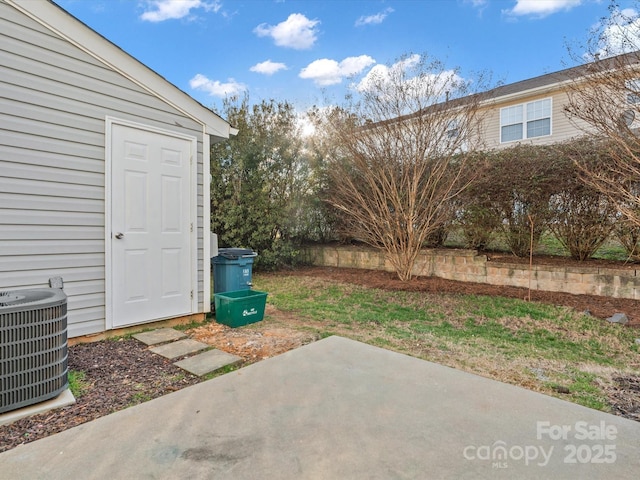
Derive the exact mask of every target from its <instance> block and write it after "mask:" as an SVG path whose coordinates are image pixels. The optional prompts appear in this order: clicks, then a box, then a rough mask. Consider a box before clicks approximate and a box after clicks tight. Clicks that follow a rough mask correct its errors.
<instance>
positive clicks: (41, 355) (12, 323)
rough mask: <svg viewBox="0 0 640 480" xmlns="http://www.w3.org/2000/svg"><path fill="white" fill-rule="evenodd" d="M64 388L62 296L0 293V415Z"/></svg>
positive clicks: (45, 291) (39, 291) (34, 292)
mask: <svg viewBox="0 0 640 480" xmlns="http://www.w3.org/2000/svg"><path fill="white" fill-rule="evenodd" d="M68 386H69V383H68V346H67V296H66V295H65V293H64V292H63V291H62V290H61V289H56V288H51V289H33V290H15V291H11V292H0V413H4V412H9V411H11V410H15V409H18V408H22V407H26V406H29V405H33V404H35V403H39V402H42V401H45V400H49V399H52V398H54V397H56V396H58V395H59V394H60V393H62V392H63V391H64V390H65V389H67V388H68Z"/></svg>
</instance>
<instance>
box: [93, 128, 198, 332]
mask: <svg viewBox="0 0 640 480" xmlns="http://www.w3.org/2000/svg"><path fill="white" fill-rule="evenodd" d="M114 125H120V126H124V127H129V128H133V129H138V130H144V131H146V132H151V133H157V134H160V135H166V136H170V137H174V138H179V139H182V140H188V141H189V142H191V159H190V167H189V176H190V178H189V181H188V184H189V223H190V225H191V229H190V234H189V237H190V238H189V250H190V255H189V256H190V262H189V263H190V265H189V267H190V270H191V275H190V277H191V288H190V290H191V312H190V313H191V314H193V313H196V312H197V311H198V288H197V287H198V205H197V196H198V183H197V181H198V169H197V165H198V162H197V155H198V139H197V137H195V136H193V135H187V134H184V133H180V132H174V131H172V130H166V129H163V128H158V127H154V126H151V125H146V124H143V123H138V122H133V121H131V120H125V119H122V118H117V117H112V116H106V117H105V172H104V174H105V182H104V192H105V198H104V208H105V212H104V214H105V215H104V218H105V220H104V253H105V329H106V330H113V328H114V326H113V287H112V285H113V281H114V278H113V270H112V261H113V259H112V252H111V248H112V242H113V238H112V215H111V208H112V205H111V192H112V183H113V178H112V175H113V171H112V160H113V159H112V154H113V152H112V149H111V141H112V130H113V126H114ZM172 317H173V316H168V317H162V318H155V319H151V320H149V321H148V322H142V324H144V323H149V322H153V321H157V320H164V319H167V318H172ZM131 325H134V324H131ZM118 328H121V327H118Z"/></svg>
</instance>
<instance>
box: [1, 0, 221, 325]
mask: <svg viewBox="0 0 640 480" xmlns="http://www.w3.org/2000/svg"><path fill="white" fill-rule="evenodd" d="M123 55H126V54H125V53H124V52H123ZM0 97H2V101H1V102H0V290H2V289H19V288H42V287H45V286H47V282H48V279H49V278H50V277H53V276H62V277H63V279H64V282H65V292H66V293H67V294H68V295H69V336H71V337H73V336H80V335H84V334H91V333H97V332H101V331H104V329H105V241H104V239H105V227H104V225H105V163H104V162H105V160H104V159H105V117H106V116H115V117H118V118H123V119H128V120H131V121H135V122H138V123H142V124H146V125H150V126H155V127H158V128H163V129H167V130H171V131H175V132H179V133H183V134H188V135H191V136H196V137H197V138H198V156H197V162H198V164H197V171H198V180H197V181H198V195H197V210H198V215H199V216H198V219H197V229H198V231H197V235H198V252H197V254H198V262H197V263H198V285H197V287H198V292H197V294H198V309H199V311H204V308H205V304H208V302H209V299H208V298H205V295H204V268H205V265H207V264H208V259H207V260H206V263H205V260H204V258H203V257H204V247H203V245H204V241H203V238H204V225H205V220H204V219H203V218H201V215H202V212H203V211H204V206H203V203H204V192H203V186H202V182H203V181H204V179H203V171H204V169H203V165H202V159H203V151H202V148H203V147H202V145H203V144H202V135H203V126H202V124H200V123H197V122H196V121H194V120H193V119H192V118H190V117H188V116H186V115H185V114H183V113H181V112H180V111H178V110H177V109H175V108H174V107H172V106H171V105H169V104H168V103H166V102H164V101H162V100H161V99H159V98H158V97H156V96H155V95H151V94H150V93H149V92H147V91H146V90H145V89H143V88H142V87H140V86H139V85H137V84H136V83H134V82H133V81H131V80H129V79H128V78H126V77H124V76H123V75H121V74H120V73H118V72H116V71H114V70H113V69H111V68H109V67H107V66H106V65H104V64H102V63H101V62H99V61H98V60H97V59H95V58H93V57H92V56H91V55H89V54H87V53H86V52H84V51H82V50H81V49H80V48H77V47H76V46H74V45H73V44H71V43H69V42H68V41H66V40H65V39H63V38H61V37H59V36H57V35H55V34H53V33H52V32H51V31H50V30H48V29H47V28H45V27H44V26H42V25H40V24H39V23H38V22H36V21H34V20H32V19H30V18H29V17H27V16H25V15H23V14H22V13H20V12H19V11H17V10H15V9H14V8H13V7H11V6H9V5H7V4H6V3H5V2H3V1H2V0H0ZM206 188H208V183H207V185H206Z"/></svg>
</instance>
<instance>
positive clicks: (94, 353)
mask: <svg viewBox="0 0 640 480" xmlns="http://www.w3.org/2000/svg"><path fill="white" fill-rule="evenodd" d="M69 369H70V370H75V371H83V372H85V374H86V378H85V380H84V381H85V382H86V384H87V389H86V392H85V393H84V394H83V395H81V396H79V397H78V398H77V399H76V400H77V402H76V403H75V404H74V405H69V406H68V407H63V408H60V409H57V410H54V411H51V412H46V413H42V414H38V415H34V416H31V417H28V418H24V419H21V420H18V421H17V422H14V423H12V424H9V425H3V426H0V452H3V451H5V450H9V449H11V448H14V447H16V446H18V445H20V444H23V443H28V442H32V441H34V440H37V439H39V438H44V437H47V436H49V435H52V434H54V433H58V432H61V431H63V430H66V429H68V428H72V427H75V426H76V425H80V424H82V423H85V422H88V421H90V420H95V419H96V418H99V417H102V416H104V415H108V414H110V413H113V412H116V411H118V410H122V409H123V408H126V407H128V406H132V405H135V404H138V403H141V402H144V401H147V400H151V399H153V398H157V397H160V396H162V395H166V394H167V393H171V392H175V391H177V390H180V389H181V388H184V387H187V386H189V385H194V384H196V383H198V382H199V381H200V378H199V377H197V376H195V375H191V374H189V373H187V372H185V371H184V370H182V369H180V368H178V367H176V366H175V365H173V364H172V363H171V361H170V360H168V359H166V358H164V357H161V356H160V355H156V354H154V353H152V352H150V351H149V350H147V348H146V346H145V345H144V344H142V343H140V342H138V341H137V340H134V339H121V340H105V341H101V342H94V343H84V344H78V345H74V346H72V347H69ZM0 476H1V474H0Z"/></svg>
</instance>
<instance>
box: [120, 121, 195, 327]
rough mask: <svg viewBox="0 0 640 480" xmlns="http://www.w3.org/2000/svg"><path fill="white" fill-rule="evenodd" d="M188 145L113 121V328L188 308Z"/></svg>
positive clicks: (189, 259)
mask: <svg viewBox="0 0 640 480" xmlns="http://www.w3.org/2000/svg"><path fill="white" fill-rule="evenodd" d="M191 145H192V142H191V140H189V139H185V138H180V137H173V136H170V135H165V134H161V133H157V132H152V131H147V130H143V129H138V128H134V127H130V126H124V125H119V124H112V130H111V157H112V158H111V162H112V181H111V192H112V193H111V232H112V236H111V279H112V281H111V292H112V295H111V300H112V309H111V311H112V322H111V323H112V325H113V326H114V327H120V326H126V325H132V324H137V323H143V322H148V321H152V320H157V319H160V318H167V317H171V316H178V315H184V314H188V313H191V292H192V288H193V287H192V272H191V254H192V251H191V244H192V243H191V235H192V232H191V219H190V185H191V183H190V175H191V173H190V168H191V167H190V161H191Z"/></svg>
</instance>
